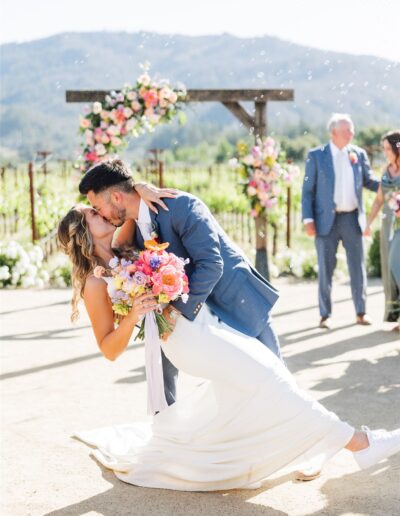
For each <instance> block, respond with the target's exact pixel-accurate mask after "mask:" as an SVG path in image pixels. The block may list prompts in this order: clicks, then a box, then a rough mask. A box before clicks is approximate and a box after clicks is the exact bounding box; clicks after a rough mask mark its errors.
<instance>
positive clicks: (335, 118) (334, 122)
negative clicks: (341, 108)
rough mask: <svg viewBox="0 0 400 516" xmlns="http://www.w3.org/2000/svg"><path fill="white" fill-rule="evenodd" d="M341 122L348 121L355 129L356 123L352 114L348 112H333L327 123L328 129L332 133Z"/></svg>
mask: <svg viewBox="0 0 400 516" xmlns="http://www.w3.org/2000/svg"><path fill="white" fill-rule="evenodd" d="M341 122H348V123H349V124H350V125H351V127H352V128H353V129H354V123H353V120H352V119H351V116H350V115H348V114H347V113H333V115H332V116H331V117H330V119H329V122H328V125H327V127H328V131H329V132H330V133H331V132H332V129H335V128H336V127H338V126H339V124H340V123H341Z"/></svg>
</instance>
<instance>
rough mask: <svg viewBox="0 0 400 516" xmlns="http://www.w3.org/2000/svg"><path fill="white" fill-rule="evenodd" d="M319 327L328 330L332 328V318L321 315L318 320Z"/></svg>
mask: <svg viewBox="0 0 400 516" xmlns="http://www.w3.org/2000/svg"><path fill="white" fill-rule="evenodd" d="M319 327H320V328H325V330H330V329H331V328H332V320H331V318H330V317H321V320H320V321H319Z"/></svg>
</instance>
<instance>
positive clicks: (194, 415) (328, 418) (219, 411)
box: [76, 306, 354, 491]
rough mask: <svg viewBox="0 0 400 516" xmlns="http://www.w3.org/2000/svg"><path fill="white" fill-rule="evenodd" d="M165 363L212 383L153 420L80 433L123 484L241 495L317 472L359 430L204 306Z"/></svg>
mask: <svg viewBox="0 0 400 516" xmlns="http://www.w3.org/2000/svg"><path fill="white" fill-rule="evenodd" d="M162 347H163V350H164V353H165V354H166V355H167V357H168V358H169V360H170V361H171V362H172V363H173V364H174V365H175V366H176V367H178V369H180V370H181V371H185V372H186V373H188V374H190V375H193V376H198V377H201V378H205V379H207V381H206V382H204V383H203V384H202V385H200V386H199V387H197V388H196V389H195V391H194V392H193V393H192V394H191V395H189V396H187V397H185V398H182V399H179V400H178V401H177V402H176V403H175V404H174V405H171V406H170V407H168V408H167V409H166V410H164V411H163V412H160V413H159V414H157V415H156V416H155V417H154V420H153V423H152V424H145V423H135V424H126V425H120V426H114V427H108V428H102V429H97V430H92V431H88V432H79V433H77V434H76V437H78V438H79V439H81V440H82V441H84V442H86V443H88V444H90V445H92V446H95V447H96V449H95V450H94V455H95V456H96V458H97V459H98V460H99V461H100V462H101V463H102V464H103V465H104V466H106V467H107V468H111V469H113V470H114V471H115V474H116V475H117V477H118V478H120V479H121V480H123V481H124V482H128V483H131V484H135V485H138V486H145V487H155V488H165V489H176V490H182V491H214V490H221V489H234V488H244V487H247V486H249V485H251V484H254V483H257V482H258V481H260V480H262V479H264V478H266V477H268V476H269V475H271V474H273V473H275V472H276V471H278V470H280V469H283V468H285V469H286V467H290V468H293V469H295V468H296V469H298V468H301V467H302V466H304V465H306V466H307V468H310V467H312V468H320V467H322V465H323V463H324V462H325V461H326V460H328V459H329V458H330V457H332V456H333V455H334V454H336V453H337V452H338V451H339V450H341V449H342V448H343V447H344V446H345V445H346V444H347V443H348V442H349V441H350V439H351V438H352V435H353V433H354V429H353V428H352V427H351V426H350V425H348V424H347V423H344V422H342V421H340V420H339V419H338V417H337V416H336V415H335V414H333V413H332V412H329V411H327V410H326V409H325V408H324V407H323V406H322V405H321V404H320V403H318V402H316V401H314V400H313V399H311V398H310V397H309V396H308V395H306V394H305V393H304V392H302V391H301V390H300V389H299V388H298V387H297V386H296V383H295V381H294V378H293V376H292V375H291V374H290V373H289V371H288V370H287V369H286V368H285V366H284V365H283V364H282V363H281V362H280V361H279V360H278V359H277V358H276V357H275V355H274V354H273V353H272V352H271V351H269V349H267V348H266V347H265V346H264V345H263V344H261V342H259V341H258V340H257V339H253V338H250V337H247V336H245V335H243V334H241V333H239V332H237V331H235V330H233V329H231V328H229V327H227V326H226V325H224V324H223V323H220V322H219V321H218V320H217V318H216V317H214V316H213V315H212V314H211V312H210V311H209V309H208V308H207V307H206V306H203V308H202V309H201V311H200V313H199V315H198V316H197V318H196V319H195V321H194V322H190V321H188V320H187V319H185V318H184V317H180V318H179V319H178V321H177V325H176V328H175V331H174V332H173V334H172V335H171V337H170V338H169V340H168V341H167V342H166V343H163V344H162Z"/></svg>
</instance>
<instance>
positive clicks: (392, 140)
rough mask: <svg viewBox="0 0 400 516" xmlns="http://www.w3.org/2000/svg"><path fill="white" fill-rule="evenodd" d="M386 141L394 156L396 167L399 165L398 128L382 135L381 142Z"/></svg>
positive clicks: (399, 135)
mask: <svg viewBox="0 0 400 516" xmlns="http://www.w3.org/2000/svg"><path fill="white" fill-rule="evenodd" d="M385 140H386V141H387V142H388V144H389V145H390V146H391V148H392V151H393V153H394V155H395V156H396V165H397V168H399V167H400V130H399V131H390V132H389V133H386V134H384V135H383V136H382V142H384V141H385Z"/></svg>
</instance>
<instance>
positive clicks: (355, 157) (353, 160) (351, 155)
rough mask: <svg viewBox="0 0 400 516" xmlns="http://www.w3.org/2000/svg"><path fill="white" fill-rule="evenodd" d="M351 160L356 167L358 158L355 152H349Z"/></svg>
mask: <svg viewBox="0 0 400 516" xmlns="http://www.w3.org/2000/svg"><path fill="white" fill-rule="evenodd" d="M349 159H350V161H351V163H352V165H355V164H356V163H358V156H357V154H356V153H355V152H354V151H351V152H349Z"/></svg>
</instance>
